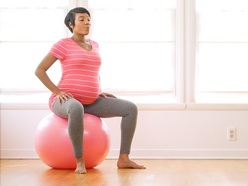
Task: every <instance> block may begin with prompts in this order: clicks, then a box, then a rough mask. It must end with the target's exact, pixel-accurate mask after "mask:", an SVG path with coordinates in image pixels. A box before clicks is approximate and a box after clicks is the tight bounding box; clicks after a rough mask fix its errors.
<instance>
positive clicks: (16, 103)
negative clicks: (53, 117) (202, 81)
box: [0, 93, 248, 110]
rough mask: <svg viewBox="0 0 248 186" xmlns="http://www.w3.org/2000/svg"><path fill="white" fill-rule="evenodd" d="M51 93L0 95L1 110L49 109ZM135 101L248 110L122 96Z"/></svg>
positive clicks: (158, 106)
mask: <svg viewBox="0 0 248 186" xmlns="http://www.w3.org/2000/svg"><path fill="white" fill-rule="evenodd" d="M49 96H50V93H37V94H28V95H27V94H25V95H0V104H1V110H33V109H35V110H48V109H49V106H48V99H49ZM121 98H123V99H127V100H130V101H133V102H134V103H136V105H137V106H138V109H139V110H248V104H247V103H188V104H186V103H178V102H176V100H175V99H173V98H172V97H169V96H167V97H165V96H153V97H152V96H146V97H145V96H136V97H127V96H123V97H121Z"/></svg>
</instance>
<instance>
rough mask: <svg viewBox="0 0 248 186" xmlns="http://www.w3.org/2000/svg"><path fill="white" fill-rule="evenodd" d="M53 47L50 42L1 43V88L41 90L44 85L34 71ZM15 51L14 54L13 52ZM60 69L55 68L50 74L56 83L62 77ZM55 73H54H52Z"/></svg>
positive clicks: (50, 70)
mask: <svg viewBox="0 0 248 186" xmlns="http://www.w3.org/2000/svg"><path fill="white" fill-rule="evenodd" d="M51 46H52V43H49V42H35V43H32V42H11V43H0V51H1V55H0V61H1V63H0V87H1V88H7V89H21V90H25V89H38V88H39V89H41V88H42V87H43V85H42V84H41V82H40V81H39V80H38V78H36V77H35V75H34V71H35V68H36V67H37V65H38V63H39V62H40V61H41V59H42V58H43V57H44V56H45V55H46V53H47V52H48V49H49V48H50V47H51ZM13 51H14V52H13ZM59 69H60V67H58V66H57V70H55V67H54V66H53V67H52V68H51V69H49V71H48V73H49V76H51V79H53V80H54V81H55V82H56V81H58V78H59V77H60V71H59ZM51 72H53V73H51Z"/></svg>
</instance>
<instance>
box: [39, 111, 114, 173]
mask: <svg viewBox="0 0 248 186" xmlns="http://www.w3.org/2000/svg"><path fill="white" fill-rule="evenodd" d="M67 121H68V120H67V119H65V118H61V117H59V116H57V115H55V114H53V113H51V114H49V115H47V116H46V117H45V118H43V119H42V120H41V122H40V123H39V125H38V128H37V131H36V134H35V149H36V152H37V154H38V156H39V158H40V160H41V161H42V162H43V163H45V164H46V165H48V166H50V167H52V168H55V169H75V168H76V160H75V157H74V155H73V148H72V144H71V141H70V139H69V136H68V123H67ZM109 148H110V138H109V132H108V127H107V125H106V124H105V123H104V121H102V120H101V118H99V117H97V116H94V115H91V114H84V135H83V156H84V160H85V166H86V168H88V169H89V168H93V167H95V166H97V165H99V164H100V163H101V162H102V161H103V160H104V159H105V158H106V156H107V154H108V152H109Z"/></svg>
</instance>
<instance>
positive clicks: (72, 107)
mask: <svg viewBox="0 0 248 186" xmlns="http://www.w3.org/2000/svg"><path fill="white" fill-rule="evenodd" d="M72 113H76V114H83V113H84V107H83V105H82V103H80V102H79V101H77V100H73V101H71V103H70V104H69V108H68V114H72Z"/></svg>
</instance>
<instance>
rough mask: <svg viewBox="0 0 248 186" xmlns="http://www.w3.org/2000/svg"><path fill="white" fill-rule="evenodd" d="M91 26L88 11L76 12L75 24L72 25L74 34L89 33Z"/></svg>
mask: <svg viewBox="0 0 248 186" xmlns="http://www.w3.org/2000/svg"><path fill="white" fill-rule="evenodd" d="M90 26H91V24H90V16H89V15H88V14H87V13H76V14H75V25H74V27H72V30H73V34H79V35H88V34H89V32H90Z"/></svg>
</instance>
